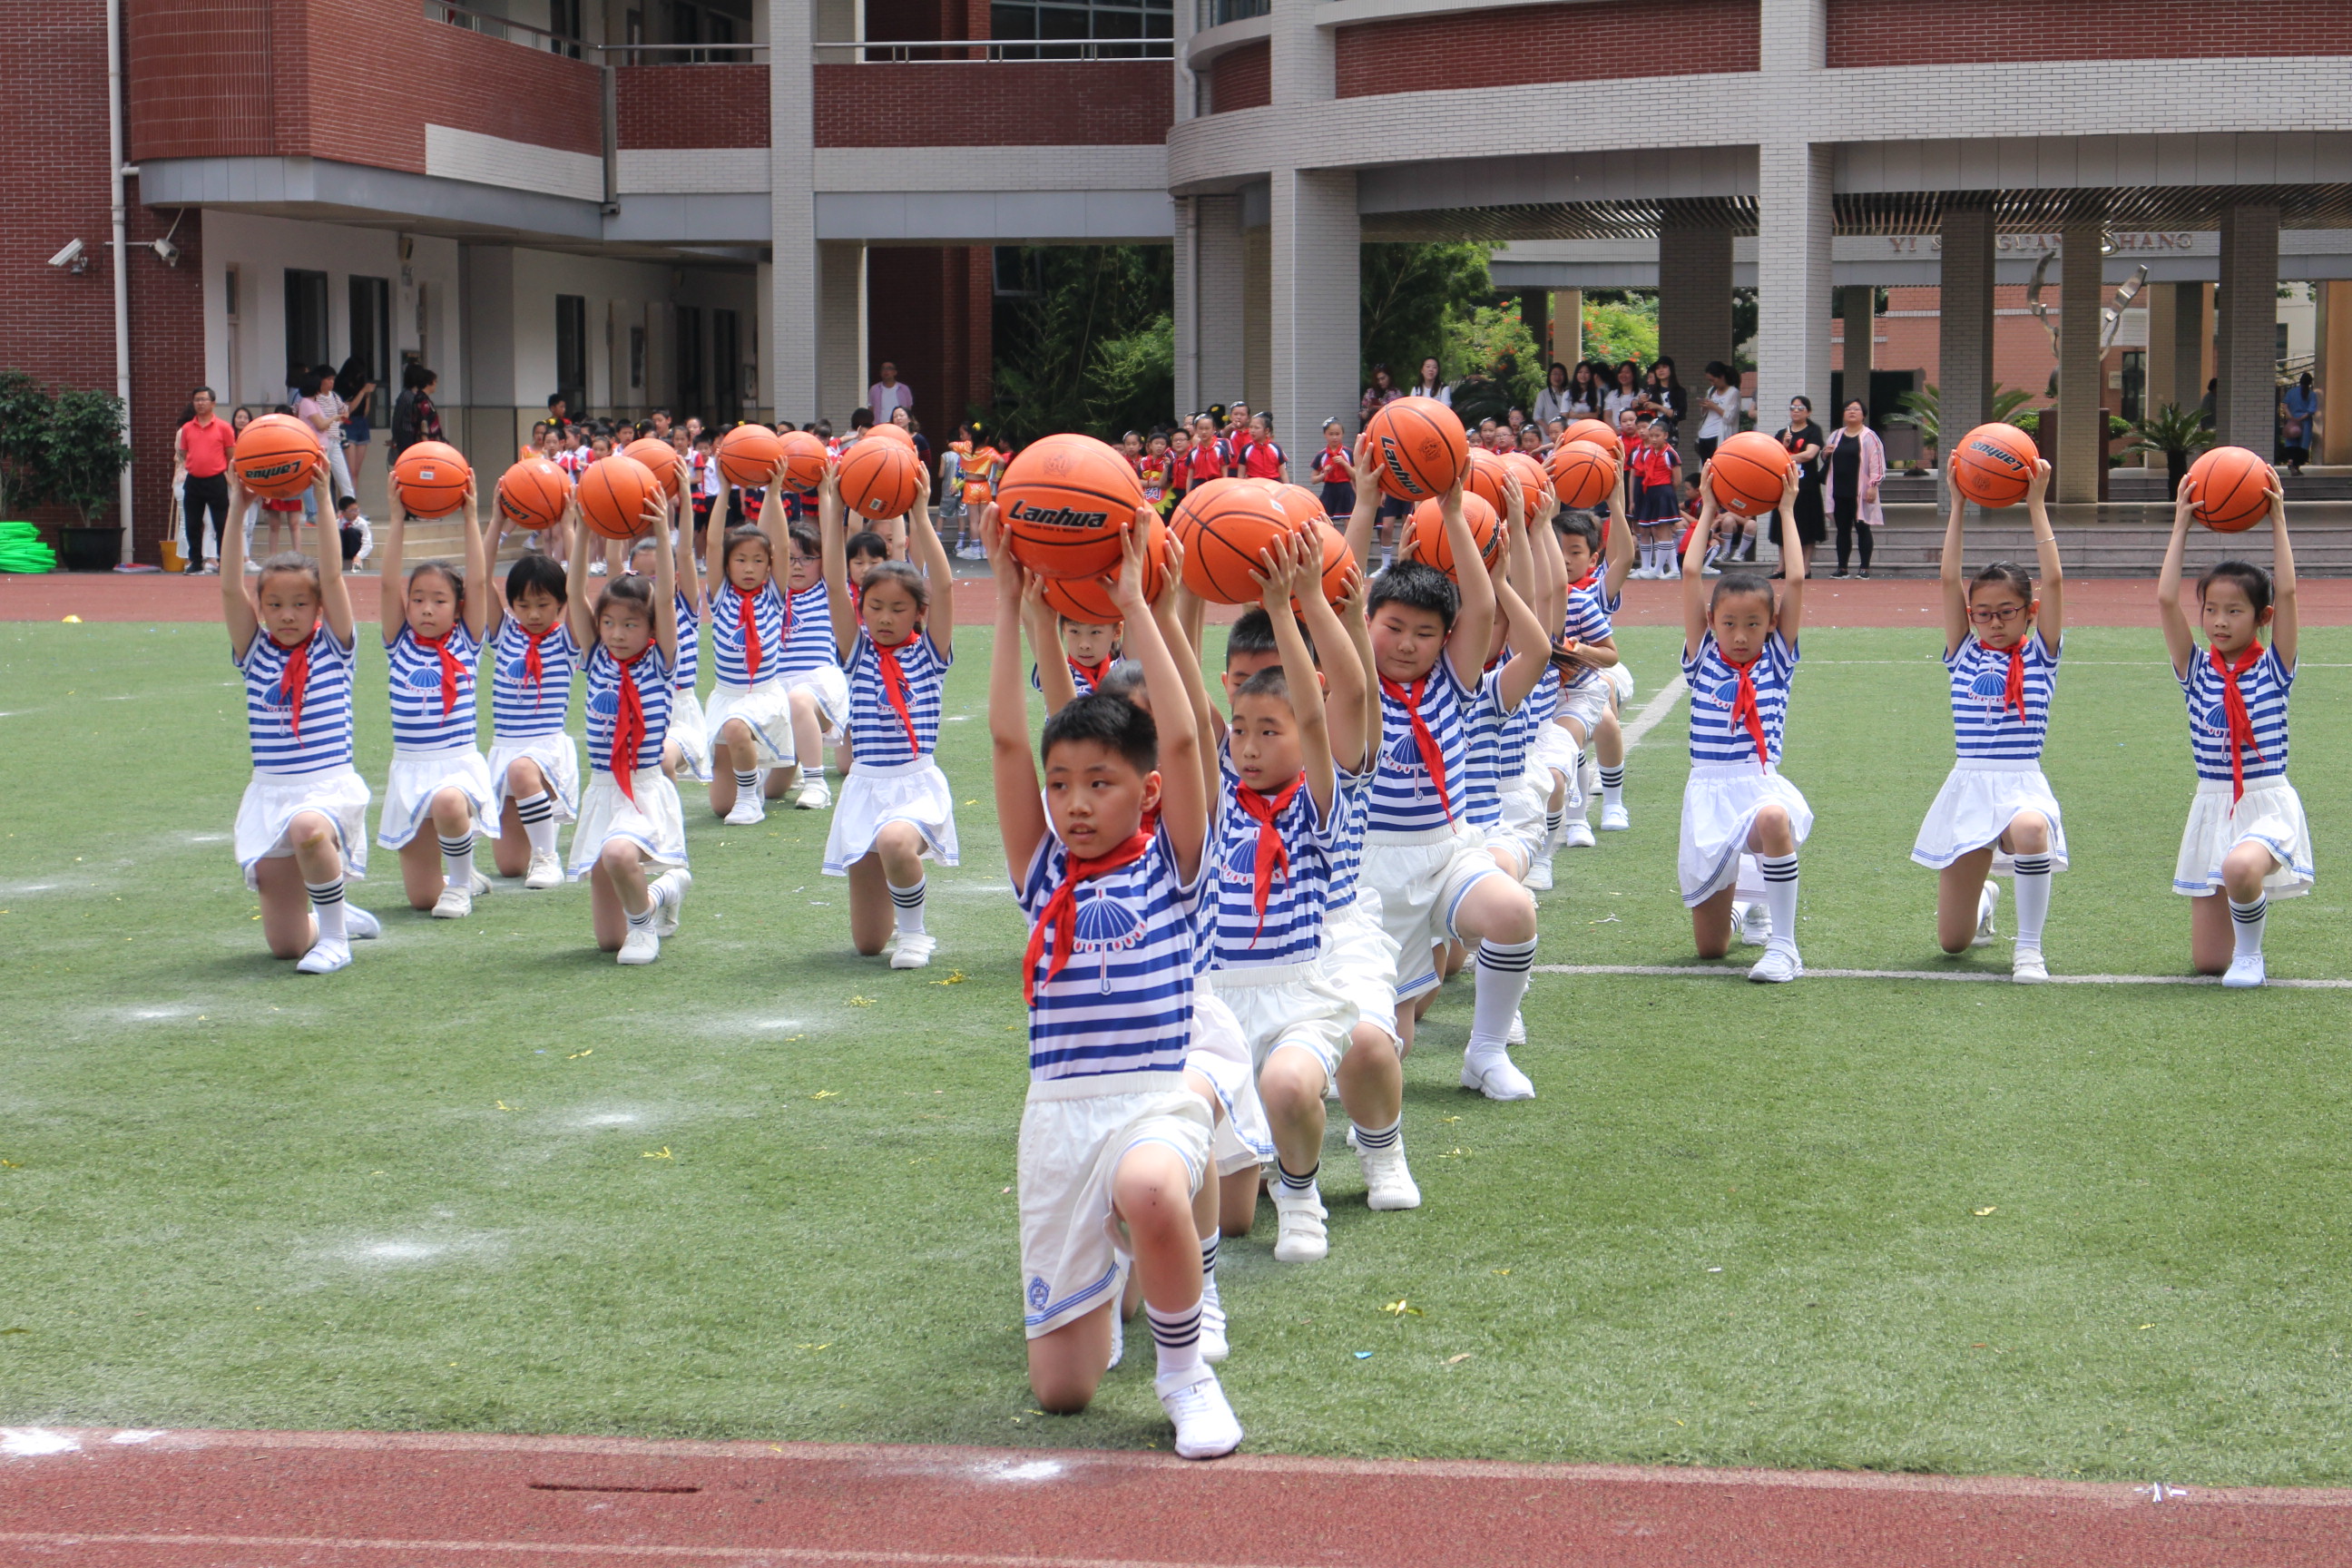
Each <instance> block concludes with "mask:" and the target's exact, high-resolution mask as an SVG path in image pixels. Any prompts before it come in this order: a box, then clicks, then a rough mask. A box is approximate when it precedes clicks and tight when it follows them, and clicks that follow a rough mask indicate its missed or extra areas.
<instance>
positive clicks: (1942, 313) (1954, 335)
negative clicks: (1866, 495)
mask: <svg viewBox="0 0 2352 1568" xmlns="http://www.w3.org/2000/svg"><path fill="white" fill-rule="evenodd" d="M1992 227H1993V226H1992V209H1991V208H1990V207H1946V208H1945V209H1944V220H1943V251H1942V256H1943V266H1942V277H1941V278H1940V279H1939V280H1938V282H1939V288H1938V290H1937V303H1936V310H1937V323H1936V364H1937V370H1936V374H1937V384H1936V426H1937V432H1938V440H1937V451H1936V463H1937V467H1938V468H1941V469H1942V470H1943V471H1944V472H1945V473H1946V474H1947V475H1948V474H1949V473H1950V472H1951V463H1950V460H1949V459H1950V458H1951V454H1952V444H1953V443H1954V442H1956V441H1958V439H1959V438H1960V437H1963V436H1965V435H1967V434H1968V433H1969V431H1971V430H1973V429H1975V428H1976V427H1977V426H1979V425H1982V424H1984V423H1985V422H1986V421H1988V420H1990V418H1991V417H1992V395H1993V381H1992V286H1993V263H1992V256H1993V246H1992Z"/></svg>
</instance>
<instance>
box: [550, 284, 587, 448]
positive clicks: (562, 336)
mask: <svg viewBox="0 0 2352 1568" xmlns="http://www.w3.org/2000/svg"><path fill="white" fill-rule="evenodd" d="M555 390H556V391H558V392H560V393H562V395H563V405H564V406H565V407H566V408H568V409H570V410H571V411H572V417H573V418H575V419H577V418H578V417H580V416H581V415H582V414H583V413H585V412H586V411H587V407H588V301H587V300H585V299H584V298H583V297H582V296H580V295H578V294H558V295H557V296H556V297H555Z"/></svg>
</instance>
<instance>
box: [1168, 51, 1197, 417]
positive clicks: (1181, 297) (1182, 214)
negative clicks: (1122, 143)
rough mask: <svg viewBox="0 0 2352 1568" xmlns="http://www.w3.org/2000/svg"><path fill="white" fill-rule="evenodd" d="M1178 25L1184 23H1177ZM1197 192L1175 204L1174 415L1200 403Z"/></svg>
mask: <svg viewBox="0 0 2352 1568" xmlns="http://www.w3.org/2000/svg"><path fill="white" fill-rule="evenodd" d="M1177 26H1178V27H1179V28H1180V29H1181V28H1182V26H1184V24H1183V23H1182V22H1181V20H1180V21H1179V22H1178V24H1177ZM1200 200H1201V199H1200V198H1199V197H1198V196H1178V197H1176V198H1175V206H1176V246H1175V251H1176V280H1175V288H1174V290H1173V293H1174V310H1173V311H1172V315H1173V317H1174V325H1175V346H1176V416H1177V417H1178V418H1180V419H1181V418H1185V417H1188V416H1191V414H1192V411H1193V410H1195V409H1197V408H1199V407H1200V406H1201V307H1200V298H1201V218H1200Z"/></svg>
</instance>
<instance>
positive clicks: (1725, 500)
mask: <svg viewBox="0 0 2352 1568" xmlns="http://www.w3.org/2000/svg"><path fill="white" fill-rule="evenodd" d="M1795 461H1796V459H1795V458H1791V457H1790V455H1789V449H1788V448H1787V447H1783V446H1781V445H1780V442H1778V441H1775V440H1774V439H1772V437H1769V436H1767V435H1766V434H1764V432H1762V431H1761V430H1742V431H1741V432H1739V434H1738V435H1737V436H1727V437H1724V441H1723V445H1722V446H1720V447H1717V448H1716V449H1715V459H1714V461H1712V462H1711V463H1709V464H1708V465H1707V470H1706V471H1707V472H1708V474H1710V475H1711V476H1713V479H1714V484H1715V504H1716V505H1717V506H1719V507H1722V508H1723V509H1724V510H1727V511H1736V512H1738V513H1740V514H1742V515H1743V516H1747V517H1756V516H1759V515H1761V514H1762V513H1764V512H1768V511H1770V510H1772V509H1773V508H1774V507H1777V506H1779V505H1780V487H1781V485H1782V484H1783V483H1784V482H1785V481H1786V480H1787V479H1788V477H1789V469H1790V466H1791V465H1792V464H1793V463H1794V462H1795Z"/></svg>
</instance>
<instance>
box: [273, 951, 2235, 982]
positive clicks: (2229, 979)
mask: <svg viewBox="0 0 2352 1568" xmlns="http://www.w3.org/2000/svg"><path fill="white" fill-rule="evenodd" d="M303 962H304V963H309V962H310V960H308V959H305V960H303ZM2269 977H2270V976H2269V973H2268V972H2267V971H2266V970H2265V969H2264V968H2263V955H2262V954H2261V953H2259V952H2242V953H2240V954H2239V955H2238V956H2237V957H2235V958H2233V959H2231V960H2230V973H2227V974H2224V975H2223V976H2221V984H2224V985H2226V986H2228V987H2229V988H2230V989H2231V990H2232V991H2252V989H2253V988H2254V987H2255V986H2257V985H2260V984H2262V983H2263V981H2264V980H2266V979H2268V978H2269Z"/></svg>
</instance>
